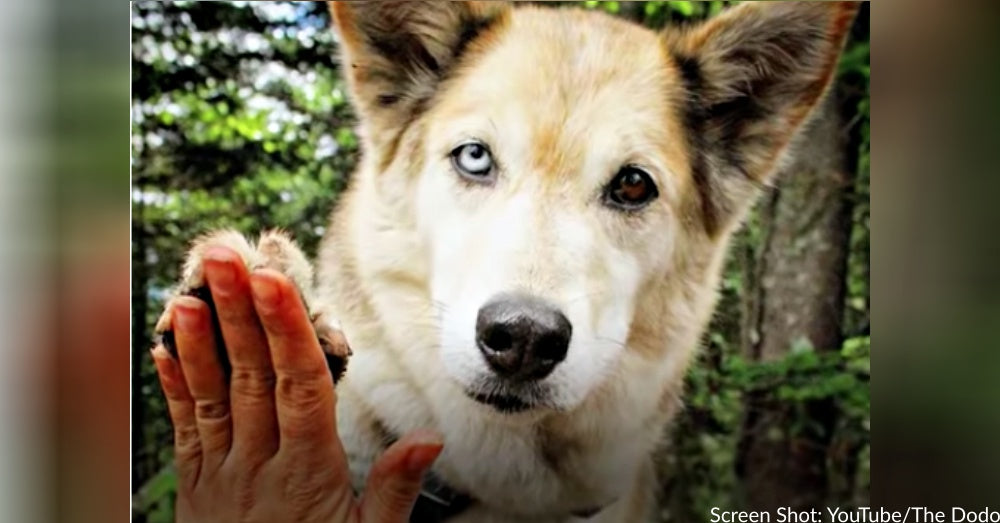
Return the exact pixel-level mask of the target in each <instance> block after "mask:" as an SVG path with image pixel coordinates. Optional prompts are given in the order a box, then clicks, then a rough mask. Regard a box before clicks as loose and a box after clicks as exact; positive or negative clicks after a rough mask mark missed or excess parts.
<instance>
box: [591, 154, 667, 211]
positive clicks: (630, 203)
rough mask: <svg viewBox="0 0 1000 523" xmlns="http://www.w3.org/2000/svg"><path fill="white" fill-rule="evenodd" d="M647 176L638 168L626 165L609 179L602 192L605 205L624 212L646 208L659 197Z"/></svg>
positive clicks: (653, 184)
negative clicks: (609, 181)
mask: <svg viewBox="0 0 1000 523" xmlns="http://www.w3.org/2000/svg"><path fill="white" fill-rule="evenodd" d="M659 194H660V193H659V191H657V190H656V184H655V183H653V179H652V178H650V177H649V174H647V173H646V171H643V170H642V169H639V168H638V167H635V166H631V165H627V166H625V167H622V169H621V170H620V171H618V174H616V175H615V177H614V178H612V179H611V183H609V184H608V187H607V189H605V192H604V199H605V203H607V204H608V205H610V206H612V207H617V208H619V209H622V210H626V211H634V210H637V209H641V208H643V207H645V206H646V204H648V203H649V202H651V201H653V200H654V199H656V197H657V196H658V195H659Z"/></svg>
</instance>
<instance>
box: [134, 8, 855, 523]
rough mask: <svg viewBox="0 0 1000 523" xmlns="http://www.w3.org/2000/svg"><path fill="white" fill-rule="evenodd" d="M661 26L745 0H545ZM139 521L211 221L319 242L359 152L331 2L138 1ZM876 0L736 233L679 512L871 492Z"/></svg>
mask: <svg viewBox="0 0 1000 523" xmlns="http://www.w3.org/2000/svg"><path fill="white" fill-rule="evenodd" d="M547 3H548V4H550V5H552V4H558V5H557V7H558V8H570V7H578V8H584V9H595V10H603V11H606V12H608V13H611V14H613V15H615V16H621V17H625V18H628V19H631V20H634V21H636V22H638V23H641V24H644V25H646V26H648V27H651V28H660V27H663V26H664V25H666V24H687V23H692V22H695V21H698V20H703V19H706V18H708V17H711V16H714V15H715V14H717V13H719V12H720V11H721V10H723V9H725V8H726V7H728V6H729V5H730V4H732V3H734V2H721V1H711V2H685V1H674V2H596V1H588V2H556V3H554V2H547ZM130 16H131V31H132V35H131V41H132V48H131V62H132V72H131V74H132V76H131V88H132V100H131V173H132V174H131V210H132V222H131V224H132V229H131V234H132V242H131V263H132V270H131V274H132V284H131V291H132V294H131V311H132V312H131V314H132V325H133V332H132V340H131V346H132V361H133V365H132V368H131V385H132V392H133V397H132V403H131V417H132V426H131V427H132V428H131V440H132V445H131V448H132V451H131V452H132V466H131V475H132V493H131V496H132V497H131V500H132V520H133V521H136V522H139V521H149V522H164V521H172V520H173V514H172V506H173V495H174V485H175V478H174V475H173V469H172V467H171V454H172V451H171V429H170V423H169V419H168V417H167V413H166V409H165V404H164V401H163V398H162V394H161V392H160V389H159V385H158V383H157V381H156V378H155V374H154V371H153V367H152V362H151V360H150V358H149V356H148V350H149V348H150V347H151V346H152V343H153V340H152V339H151V333H152V330H153V329H152V326H153V324H154V322H155V320H156V317H157V316H158V315H159V313H160V311H161V310H162V307H163V305H164V299H165V297H166V293H167V291H168V289H169V287H170V286H171V285H172V284H173V283H174V282H175V281H176V279H177V277H178V271H179V269H180V265H181V260H182V255H183V254H184V252H185V251H186V248H187V245H188V243H189V242H190V240H191V239H193V238H194V237H195V236H196V235H198V234H200V233H202V232H205V231H208V230H211V229H216V228H219V227H232V228H235V229H238V230H240V231H243V232H245V233H247V234H251V235H252V234H256V233H258V232H259V231H260V230H262V229H266V228H272V227H282V228H284V229H286V230H288V231H289V232H291V234H292V235H293V236H294V237H295V238H296V240H298V242H299V243H300V245H302V246H304V248H305V249H306V251H307V252H308V253H309V254H310V255H312V254H314V253H315V250H316V247H317V245H318V242H319V240H320V238H321V236H322V234H323V233H324V227H325V226H326V221H327V219H328V216H329V213H330V211H331V209H332V208H333V206H334V205H335V203H336V201H337V197H338V194H339V193H340V192H341V191H342V190H343V188H344V187H345V185H346V183H348V180H349V177H350V173H351V171H352V169H353V167H354V165H355V163H356V162H357V160H358V154H359V151H358V143H357V139H356V137H355V135H354V132H353V126H354V116H353V114H352V111H351V108H350V107H349V105H348V101H347V93H346V86H345V84H344V82H343V80H342V79H341V77H340V71H339V66H338V63H337V60H336V58H335V57H336V40H335V37H334V35H333V34H332V32H331V31H330V30H329V17H328V14H327V10H326V5H325V4H324V3H322V2H141V1H140V2H133V3H132V4H131V7H130ZM869 17H870V13H869V7H868V6H867V3H866V5H865V7H864V9H863V10H862V13H861V15H860V16H859V19H858V20H857V22H856V24H855V26H854V29H853V31H852V33H851V36H850V39H849V41H848V44H847V48H846V50H845V53H844V55H843V58H842V60H841V63H840V67H839V69H838V72H837V77H836V80H835V85H834V87H833V89H832V90H831V95H830V97H829V99H828V100H827V102H826V103H825V104H824V105H823V106H822V107H821V108H819V109H818V110H817V113H816V118H815V121H814V122H813V123H812V124H810V125H809V126H808V128H806V129H805V130H804V131H803V136H802V140H800V141H801V143H800V144H799V145H798V153H797V154H796V156H795V161H793V162H792V163H791V164H790V165H788V166H787V168H785V169H784V170H783V171H782V172H781V173H779V177H778V181H777V183H776V186H777V188H775V189H773V190H770V191H768V192H767V193H766V194H765V195H764V196H763V198H762V201H761V203H760V205H759V206H758V207H757V208H756V210H755V211H754V213H753V216H752V217H751V219H750V220H749V221H748V223H747V225H746V227H745V228H744V229H743V230H742V231H741V232H740V233H739V235H738V236H737V237H736V238H735V240H734V242H733V245H732V248H731V251H730V257H729V262H728V265H727V267H726V273H725V278H724V280H723V287H722V290H721V292H722V294H721V296H722V298H721V300H720V304H719V308H718V311H717V314H716V315H715V319H714V321H713V323H712V325H711V328H710V329H709V332H708V333H707V334H706V336H705V339H704V349H703V350H702V351H701V353H700V357H699V359H698V361H697V362H696V364H695V366H694V367H693V368H692V370H691V372H690V373H689V375H688V377H687V395H686V408H685V410H683V411H682V412H681V414H680V415H679V417H678V418H677V419H676V421H675V423H674V424H673V425H672V427H671V428H670V429H669V432H668V436H669V437H668V441H666V442H665V443H664V448H663V449H662V451H661V452H660V453H659V455H658V457H657V461H658V469H659V471H660V475H661V480H662V492H661V494H662V495H661V499H662V502H661V517H662V520H663V521H679V522H700V521H707V520H708V517H709V509H710V508H711V507H720V508H723V509H733V508H743V507H747V508H773V507H777V506H792V507H818V506H827V505H832V506H844V507H851V506H867V505H868V504H869V489H870V465H869V463H870V457H869V456H870V442H871V437H870V392H869V390H870V387H869V380H870V355H869V351H870V317H871V313H870V294H871V291H870V269H869V265H870V258H869V252H870V249H869V244H870V240H869V230H870V227H869V222H870V190H869V174H870V173H869V169H870V168H869V166H870V157H869V151H870V136H869V133H870V131H869V129H870V124H869V120H870V116H869V114H870V113H869V105H870V102H869V73H870V66H869V54H870V53H869V48H870V45H869Z"/></svg>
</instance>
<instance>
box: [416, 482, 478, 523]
mask: <svg viewBox="0 0 1000 523" xmlns="http://www.w3.org/2000/svg"><path fill="white" fill-rule="evenodd" d="M471 504H472V498H470V497H469V496H468V495H466V494H462V493H461V492H458V491H457V490H455V489H453V488H451V487H449V486H448V485H447V484H446V483H445V482H444V481H442V480H441V478H439V477H438V476H437V475H436V474H434V473H433V472H431V471H427V473H426V474H425V475H424V483H423V485H421V487H420V496H418V497H417V501H416V503H414V504H413V512H410V523H437V522H439V521H446V520H448V519H449V518H451V517H453V516H457V515H458V514H460V513H461V512H462V511H464V510H465V509H467V508H469V505H471Z"/></svg>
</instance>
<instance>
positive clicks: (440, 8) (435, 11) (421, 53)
mask: <svg viewBox="0 0 1000 523" xmlns="http://www.w3.org/2000/svg"><path fill="white" fill-rule="evenodd" d="M328 4H329V6H330V12H331V14H332V15H333V19H334V22H335V25H336V27H337V29H338V31H339V36H340V45H341V49H342V61H341V67H342V68H343V71H344V75H345V76H346V77H347V79H348V83H349V85H350V87H351V92H352V94H353V97H354V102H355V106H356V107H357V109H358V110H359V111H360V112H361V116H362V121H363V123H364V124H365V125H366V126H368V127H369V128H367V129H363V131H364V132H366V133H367V134H369V135H370V137H371V138H373V139H374V140H375V141H376V143H378V142H379V141H381V140H380V139H379V138H380V136H381V137H385V136H386V135H390V136H391V135H392V134H394V133H396V132H398V131H399V130H400V128H401V127H402V126H404V125H405V124H406V123H407V122H408V121H409V120H410V119H411V118H412V117H413V115H414V114H415V113H416V112H418V111H420V110H421V104H422V103H423V102H425V101H426V100H427V99H429V98H430V97H431V96H432V95H433V94H434V92H435V89H436V88H437V86H438V84H439V83H440V82H441V80H442V79H443V78H445V76H446V75H447V74H448V73H449V72H450V69H451V68H452V67H453V66H454V65H455V63H456V61H457V60H458V59H459V57H460V56H461V55H462V53H463V52H464V51H465V50H466V47H467V46H468V44H469V43H470V42H472V41H473V40H474V39H476V37H477V36H479V35H480V34H481V33H482V32H484V31H486V30H487V29H488V28H490V27H491V26H492V25H493V24H494V23H497V22H498V21H500V19H501V18H502V17H503V15H504V14H505V13H506V10H507V9H508V7H509V6H508V5H507V4H506V3H505V2H440V1H403V0H384V1H368V2H328Z"/></svg>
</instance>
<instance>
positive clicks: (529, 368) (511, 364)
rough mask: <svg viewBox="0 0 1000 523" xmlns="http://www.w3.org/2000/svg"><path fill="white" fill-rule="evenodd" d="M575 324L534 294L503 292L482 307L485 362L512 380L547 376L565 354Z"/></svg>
mask: <svg viewBox="0 0 1000 523" xmlns="http://www.w3.org/2000/svg"><path fill="white" fill-rule="evenodd" d="M572 335H573V325H572V324H570V322H569V320H567V319H566V316H565V315H563V313H562V312H560V311H559V309H558V308H556V307H555V306H554V305H552V304H550V303H548V302H546V301H544V300H542V299H540V298H536V297H534V296H528V295H524V294H500V295H497V296H495V297H493V298H492V299H491V300H490V301H488V302H487V303H486V305H483V306H482V308H480V309H479V317H478V318H477V319H476V343H477V345H479V350H480V351H481V352H482V353H483V356H485V357H486V362H487V363H489V365H490V367H491V368H492V369H493V370H494V371H495V372H496V373H497V374H500V375H501V376H504V377H507V378H508V379H511V380H513V381H528V380H537V379H541V378H544V377H545V376H547V375H548V374H549V373H550V372H552V369H553V368H555V366H556V365H557V364H558V363H559V362H560V361H562V360H563V359H564V358H566V351H567V349H569V340H570V337H571V336H572Z"/></svg>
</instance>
